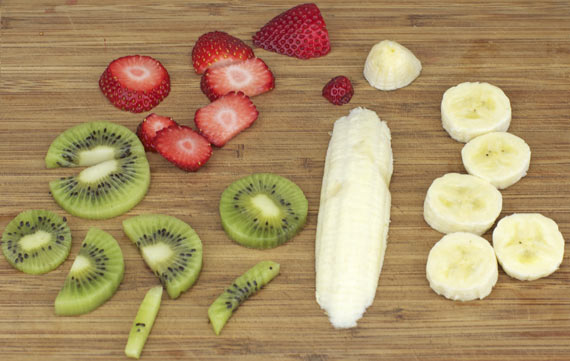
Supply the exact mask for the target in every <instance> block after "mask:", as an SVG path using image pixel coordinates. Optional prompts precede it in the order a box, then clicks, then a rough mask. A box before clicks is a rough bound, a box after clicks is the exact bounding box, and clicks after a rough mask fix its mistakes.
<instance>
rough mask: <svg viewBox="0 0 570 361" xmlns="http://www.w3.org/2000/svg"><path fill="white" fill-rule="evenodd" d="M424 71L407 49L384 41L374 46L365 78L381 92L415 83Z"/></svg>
mask: <svg viewBox="0 0 570 361" xmlns="http://www.w3.org/2000/svg"><path fill="white" fill-rule="evenodd" d="M421 71H422V64H421V62H420V61H419V60H418V58H416V56H415V55H414V54H413V53H412V52H411V51H410V50H409V49H408V48H406V47H404V46H402V45H400V44H398V43H397V42H395V41H391V40H383V41H381V42H379V43H378V44H376V45H374V46H373V47H372V49H371V50H370V52H369V53H368V57H367V58H366V62H365V63H364V77H365V78H366V80H368V82H369V83H370V85H371V86H373V87H374V88H377V89H380V90H395V89H399V88H403V87H405V86H407V85H409V84H410V83H411V82H413V81H414V80H415V79H416V78H417V77H418V76H419V75H420V72H421Z"/></svg>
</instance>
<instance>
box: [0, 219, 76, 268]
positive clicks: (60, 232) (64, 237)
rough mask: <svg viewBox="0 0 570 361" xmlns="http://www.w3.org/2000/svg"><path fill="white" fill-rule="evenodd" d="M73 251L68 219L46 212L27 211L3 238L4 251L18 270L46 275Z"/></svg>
mask: <svg viewBox="0 0 570 361" xmlns="http://www.w3.org/2000/svg"><path fill="white" fill-rule="evenodd" d="M70 249H71V231H70V230H69V227H68V226H67V219H66V218H65V217H63V218H62V217H60V216H58V215H57V214H55V213H53V212H50V211H46V210H29V211H24V212H22V213H20V214H18V215H17V216H16V218H14V219H13V220H12V221H11V222H10V223H8V226H6V229H5V230H4V234H3V235H2V252H3V253H4V256H5V257H6V259H7V260H8V262H9V263H10V264H11V265H12V266H13V267H14V268H16V269H18V270H20V271H22V272H25V273H29V274H42V273H47V272H49V271H51V270H54V269H56V268H57V267H58V266H59V265H60V264H62V263H63V261H65V259H66V258H67V256H68V255H69V250H70Z"/></svg>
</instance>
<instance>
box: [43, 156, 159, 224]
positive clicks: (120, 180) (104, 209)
mask: <svg viewBox="0 0 570 361" xmlns="http://www.w3.org/2000/svg"><path fill="white" fill-rule="evenodd" d="M149 185H150V168H149V165H148V161H147V160H146V157H145V155H144V154H142V155H141V154H132V155H130V156H128V157H125V158H119V159H110V160H107V161H104V162H102V163H99V164H97V165H93V166H91V167H89V168H85V169H84V170H83V171H81V172H80V173H79V174H78V175H75V176H69V177H64V178H60V179H58V180H54V181H52V182H50V184H49V187H50V191H51V194H52V196H53V198H54V199H55V201H56V202H57V203H58V204H59V205H60V206H61V207H62V208H63V209H65V210H66V211H67V212H69V213H71V214H72V215H74V216H77V217H81V218H87V219H106V218H112V217H115V216H118V215H121V214H123V213H125V212H127V211H128V210H130V209H131V208H133V207H134V206H135V205H137V204H138V203H139V202H140V201H141V200H142V199H143V198H144V196H145V195H146V192H147V191H148V187H149Z"/></svg>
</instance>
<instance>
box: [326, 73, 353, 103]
mask: <svg viewBox="0 0 570 361" xmlns="http://www.w3.org/2000/svg"><path fill="white" fill-rule="evenodd" d="M353 95H354V89H353V88H352V84H351V83H350V80H349V79H348V78H347V77H345V76H342V75H340V76H337V77H334V78H332V79H331V80H330V81H329V82H328V83H327V84H326V85H325V87H324V88H323V96H324V97H325V98H327V99H328V100H329V101H330V102H331V103H333V104H335V105H343V104H346V103H348V102H349V101H350V99H351V98H352V96H353Z"/></svg>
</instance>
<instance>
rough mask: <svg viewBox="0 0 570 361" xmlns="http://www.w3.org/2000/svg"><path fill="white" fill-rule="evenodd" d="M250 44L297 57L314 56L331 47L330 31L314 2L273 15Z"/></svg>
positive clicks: (327, 50)
mask: <svg viewBox="0 0 570 361" xmlns="http://www.w3.org/2000/svg"><path fill="white" fill-rule="evenodd" d="M253 44H254V45H255V46H258V47H260V48H263V49H265V50H269V51H273V52H276V53H279V54H283V55H287V56H293V57H296V58H299V59H310V58H317V57H319V56H323V55H326V54H328V52H329V51H330V50H331V44H330V41H329V33H328V31H327V26H326V24H325V21H324V19H323V17H322V15H321V12H320V10H319V8H318V7H317V5H315V4H302V5H298V6H295V7H294V8H291V9H289V10H287V11H285V12H284V13H282V14H280V15H278V16H276V17H274V18H273V19H271V21H269V22H268V23H267V24H265V26H263V27H262V28H261V29H260V30H259V31H258V32H257V33H256V34H255V35H254V36H253Z"/></svg>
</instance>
